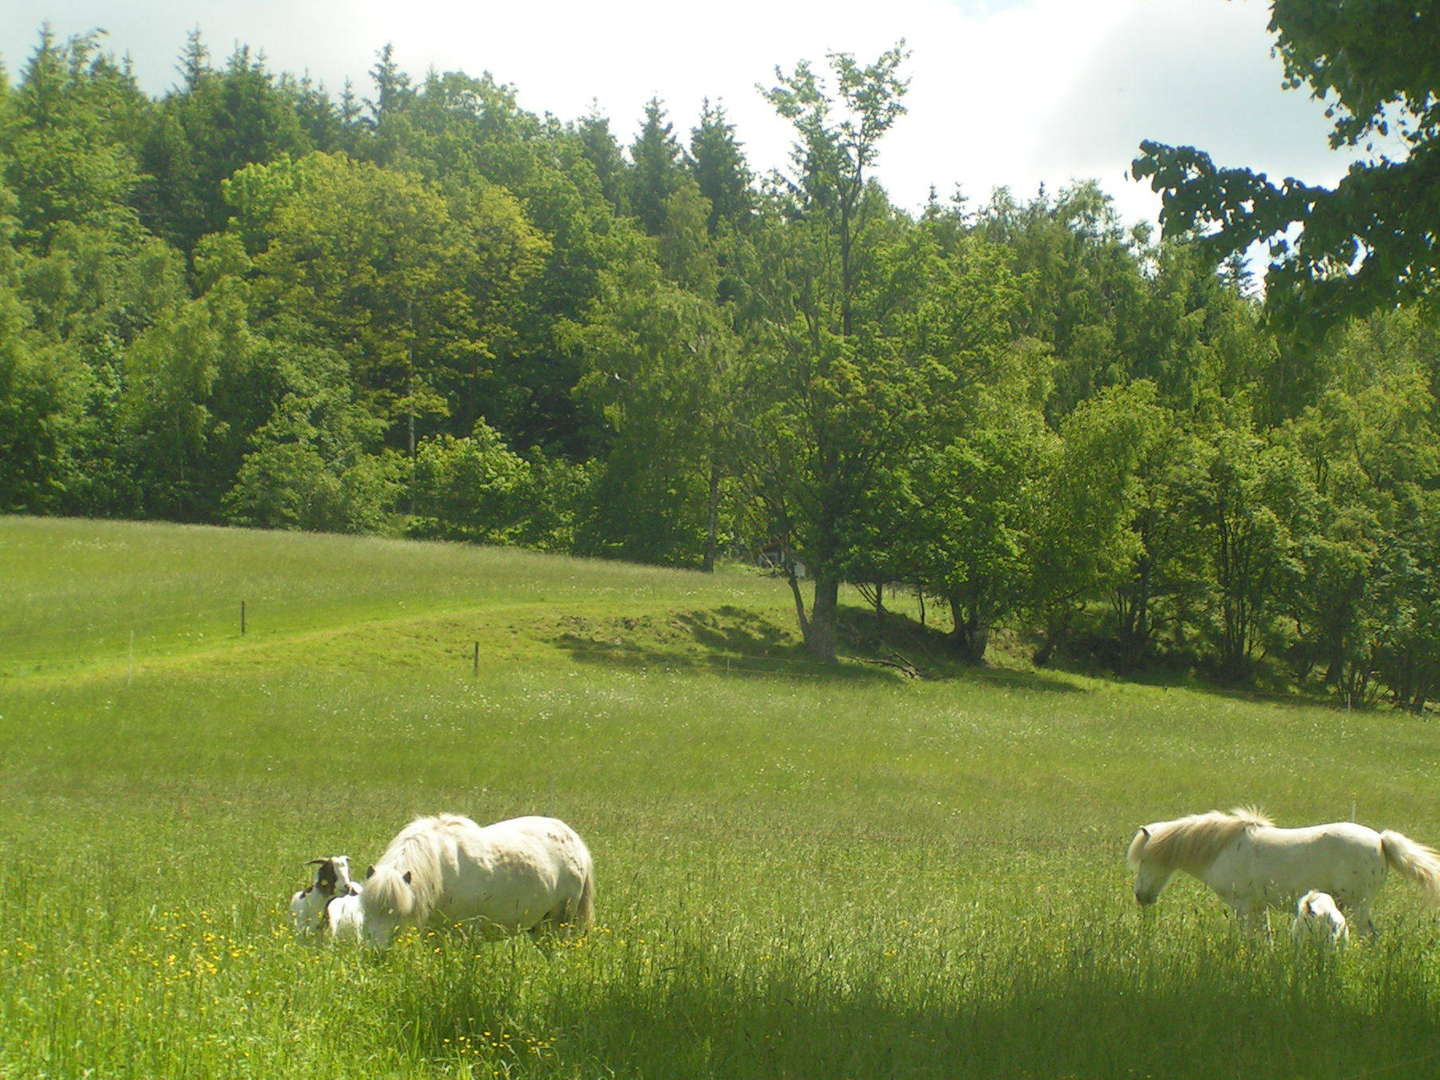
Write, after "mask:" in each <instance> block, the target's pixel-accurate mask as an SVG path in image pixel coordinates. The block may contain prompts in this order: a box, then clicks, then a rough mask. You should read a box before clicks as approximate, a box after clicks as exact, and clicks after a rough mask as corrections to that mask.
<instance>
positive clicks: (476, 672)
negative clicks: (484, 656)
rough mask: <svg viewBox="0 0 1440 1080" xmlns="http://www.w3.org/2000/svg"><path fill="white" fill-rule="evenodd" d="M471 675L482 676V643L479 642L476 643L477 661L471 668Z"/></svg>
mask: <svg viewBox="0 0 1440 1080" xmlns="http://www.w3.org/2000/svg"><path fill="white" fill-rule="evenodd" d="M470 673H471V674H472V675H479V674H480V642H478V641H477V642H475V660H474V662H473V664H472V666H471V670H470Z"/></svg>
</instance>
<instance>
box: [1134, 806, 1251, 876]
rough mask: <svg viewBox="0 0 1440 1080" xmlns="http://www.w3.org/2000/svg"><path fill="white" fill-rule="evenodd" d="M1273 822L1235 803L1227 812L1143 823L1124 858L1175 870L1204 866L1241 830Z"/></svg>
mask: <svg viewBox="0 0 1440 1080" xmlns="http://www.w3.org/2000/svg"><path fill="white" fill-rule="evenodd" d="M1273 825H1274V822H1272V821H1271V820H1270V819H1269V818H1268V817H1266V816H1265V815H1264V814H1262V813H1261V812H1260V811H1259V810H1256V809H1254V808H1253V807H1249V806H1239V807H1236V808H1235V809H1234V810H1231V811H1230V812H1229V813H1225V812H1223V811H1220V810H1211V811H1210V812H1209V813H1208V814H1191V815H1189V816H1188V817H1182V818H1176V819H1175V820H1173V821H1159V822H1156V823H1155V824H1153V825H1147V826H1146V827H1145V828H1143V829H1141V830H1140V831H1139V832H1138V833H1136V834H1135V839H1134V840H1133V841H1132V842H1131V844H1130V851H1129V853H1128V855H1127V856H1126V858H1127V859H1128V861H1129V862H1130V865H1131V866H1137V865H1138V864H1139V862H1140V859H1141V858H1142V857H1143V858H1145V859H1152V860H1154V861H1155V862H1158V863H1159V864H1160V865H1161V866H1170V867H1174V868H1175V869H1177V870H1190V871H1199V870H1204V869H1205V868H1206V867H1207V866H1209V865H1210V864H1211V863H1212V862H1214V861H1215V857H1216V856H1217V855H1219V854H1220V852H1221V851H1222V850H1223V849H1224V848H1225V845H1227V844H1229V843H1230V842H1231V841H1232V840H1234V839H1235V837H1236V836H1237V835H1239V834H1240V833H1242V832H1248V831H1249V830H1251V829H1255V828H1259V827H1262V826H1263V827H1271V826H1273Z"/></svg>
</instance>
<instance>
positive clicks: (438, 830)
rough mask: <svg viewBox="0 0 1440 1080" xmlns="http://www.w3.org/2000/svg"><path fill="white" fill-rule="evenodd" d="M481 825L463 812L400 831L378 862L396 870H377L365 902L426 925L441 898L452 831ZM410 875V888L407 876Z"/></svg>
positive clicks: (374, 908) (377, 866) (422, 821)
mask: <svg viewBox="0 0 1440 1080" xmlns="http://www.w3.org/2000/svg"><path fill="white" fill-rule="evenodd" d="M474 828H478V826H477V825H476V824H475V822H473V821H471V820H470V819H469V818H467V817H462V816H461V815H459V814H437V815H435V816H433V817H418V818H416V819H415V820H414V821H412V822H411V823H410V824H409V825H407V826H405V828H403V829H401V830H400V832H399V833H397V834H396V836H395V839H393V840H391V841H390V845H389V846H388V847H387V848H386V849H385V853H384V854H383V855H381V856H380V859H379V861H378V862H377V863H376V864H375V869H376V870H377V871H378V870H380V869H381V868H385V869H388V870H393V871H394V873H393V874H379V873H377V874H376V875H375V876H374V877H373V878H371V879H369V880H367V881H366V883H365V891H364V892H363V893H362V896H363V897H364V904H365V907H366V908H367V909H368V910H371V911H377V910H380V911H383V910H387V909H388V910H390V911H394V912H395V913H397V914H398V915H400V916H401V917H402V918H404V919H407V920H409V921H412V922H414V923H415V924H416V925H417V926H423V925H425V923H426V922H428V921H429V919H430V915H431V913H432V912H433V911H434V910H435V904H436V902H437V901H438V900H439V899H440V892H441V885H442V881H443V878H442V874H443V860H444V857H445V855H446V853H447V852H448V851H449V850H451V847H452V845H451V844H450V843H448V842H447V838H448V834H449V833H450V832H451V831H452V830H455V829H474ZM406 873H408V874H409V875H410V881H409V887H408V888H406V883H405V881H404V878H403V875H405V874H406Z"/></svg>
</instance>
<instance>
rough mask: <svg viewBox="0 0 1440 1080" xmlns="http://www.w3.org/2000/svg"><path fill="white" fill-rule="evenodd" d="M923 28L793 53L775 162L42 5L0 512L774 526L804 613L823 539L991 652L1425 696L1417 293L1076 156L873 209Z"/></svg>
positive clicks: (366, 523)
mask: <svg viewBox="0 0 1440 1080" xmlns="http://www.w3.org/2000/svg"><path fill="white" fill-rule="evenodd" d="M903 69H904V53H903V51H902V50H900V49H898V48H897V49H896V50H892V51H891V52H888V53H886V54H884V55H882V56H881V57H879V58H878V59H877V60H876V61H875V62H874V63H872V64H868V65H867V64H864V63H861V62H858V61H856V60H855V59H853V58H851V57H849V56H845V55H837V56H833V57H831V58H830V61H829V64H828V67H827V68H825V69H824V70H820V69H816V68H812V67H811V66H810V65H809V64H806V63H801V64H799V65H797V66H796V67H795V68H794V69H793V70H792V71H791V72H790V73H788V74H786V73H784V72H778V73H777V78H776V80H775V85H774V87H773V88H771V89H770V90H769V91H768V92H767V97H768V99H769V101H770V103H771V105H773V107H774V108H775V110H776V111H777V113H778V114H779V115H780V116H782V117H783V118H785V119H786V120H787V121H789V122H790V124H791V125H792V126H793V129H794V136H795V149H794V154H793V160H792V163H791V167H790V168H789V169H787V170H785V171H783V172H781V173H776V174H772V175H768V176H760V175H756V173H755V172H754V171H753V170H752V168H751V166H750V165H749V163H748V162H747V160H746V155H745V152H744V146H743V142H742V141H741V139H740V138H739V136H738V134H737V132H736V130H735V128H734V125H732V124H731V123H730V122H729V121H728V119H727V116H726V113H725V111H724V109H723V108H722V107H720V106H718V105H707V106H706V107H705V108H704V110H703V113H702V115H701V118H700V121H699V123H698V125H697V126H696V127H695V128H694V130H692V131H689V132H677V131H676V130H675V129H674V126H673V124H672V123H671V122H670V120H669V119H668V117H667V113H666V109H665V106H664V104H663V103H662V102H661V101H658V100H656V101H652V102H650V103H649V104H648V105H647V106H646V107H645V110H644V115H643V123H642V124H641V126H640V127H639V134H638V135H637V136H636V138H635V139H634V141H633V142H632V143H630V145H628V146H627V145H621V143H620V142H619V141H618V140H617V138H616V136H615V134H614V133H613V132H612V129H611V126H610V121H609V119H608V118H607V117H605V116H603V115H598V114H592V115H588V116H583V117H580V118H578V119H573V120H572V119H557V118H554V117H550V116H536V115H533V114H531V113H528V112H526V111H524V110H523V109H521V108H520V107H518V105H517V103H516V98H515V93H514V90H513V89H512V88H510V87H507V86H505V85H502V84H499V83H497V82H495V81H494V80H493V79H491V78H490V77H489V76H481V77H478V78H477V77H472V76H469V75H466V74H462V73H458V72H450V73H444V74H441V73H435V72H431V73H429V74H427V75H426V76H425V77H424V78H423V79H415V78H413V77H412V76H410V75H408V74H406V73H405V72H404V71H403V70H402V69H401V68H400V66H399V65H398V63H397V61H396V58H395V57H394V56H393V55H392V52H391V50H390V49H388V48H386V49H382V50H381V51H380V52H379V53H378V54H377V60H376V63H375V66H374V68H373V70H372V72H371V78H372V85H371V86H370V87H369V88H367V89H368V93H367V94H365V95H364V96H360V95H358V94H357V92H356V91H354V90H353V89H351V88H349V87H347V88H346V90H345V91H344V93H343V94H341V95H340V96H339V97H338V98H336V97H334V96H331V95H330V94H328V93H327V92H326V91H325V90H324V89H322V88H320V87H317V86H316V85H313V84H312V83H310V82H309V81H307V80H305V79H297V78H294V77H292V76H289V75H285V74H277V73H274V72H271V71H269V70H268V69H267V66H266V64H265V63H264V61H263V59H262V58H260V57H257V56H256V55H254V54H252V53H251V52H250V51H249V50H247V49H245V48H239V49H237V50H236V51H235V52H234V53H233V54H232V55H231V56H230V57H229V58H228V59H227V60H225V61H223V62H216V61H214V60H213V59H212V57H211V55H210V53H209V51H208V50H207V48H206V46H205V44H204V42H203V41H202V39H201V38H200V36H199V35H198V34H195V35H192V36H191V38H190V40H189V41H188V43H186V44H185V46H184V48H183V50H182V52H181V55H180V60H179V70H180V78H179V81H178V82H177V85H176V87H175V88H174V89H173V90H172V91H171V92H169V93H168V94H166V95H164V96H163V97H161V98H159V99H154V98H150V97H148V96H146V95H145V94H143V93H142V92H141V91H140V90H139V88H138V85H137V83H136V80H135V78H134V77H133V74H132V72H131V71H130V70H129V69H128V67H127V65H125V64H124V63H119V62H117V61H116V60H115V59H114V58H113V56H111V55H110V54H108V53H107V52H105V51H104V49H103V48H102V43H101V41H100V40H99V39H98V38H97V37H94V36H90V37H81V38H75V39H71V40H67V41H63V42H62V41H57V40H56V39H55V38H54V37H53V36H52V35H51V34H50V33H49V32H48V31H41V33H40V35H39V40H38V44H37V46H36V48H35V50H34V52H33V53H32V54H31V56H30V57H29V58H28V60H27V61H26V62H25V63H24V64H23V66H22V67H21V68H20V70H19V71H18V73H17V74H16V75H15V76H14V77H13V78H12V77H11V76H9V75H8V74H7V75H6V76H5V77H3V78H0V511H4V512H12V513H13V512H21V513H31V514H65V515H86V516H99V517H120V518H154V519H165V520H172V521H184V522H207V523H229V524H236V525H246V526H256V527H263V528H279V529H309V530H333V531H353V532H373V533H384V534H390V535H403V536H410V537H419V538H442V539H449V540H465V541H474V542H483V543H492V544H513V545H523V546H527V547H532V548H538V549H542V550H548V551H557V552H568V553H575V554H583V555H599V556H610V557H616V558H624V559H632V560H641V561H647V562H655V563H664V564H670V565H675V566H689V567H697V568H698V567H704V568H709V567H711V566H713V564H714V562H715V560H716V559H718V558H722V557H737V556H743V557H745V558H752V559H753V558H755V557H757V556H758V555H759V554H760V553H761V552H762V551H766V552H770V553H771V554H772V555H775V556H777V558H778V561H779V562H780V564H781V565H783V566H784V567H785V568H787V569H788V570H789V571H790V574H789V576H790V580H791V585H792V587H793V589H794V597H795V608H796V614H797V618H798V620H799V624H800V627H801V630H802V631H803V634H804V639H805V642H806V645H807V646H808V647H809V649H810V650H811V651H812V652H813V653H814V654H815V655H816V656H819V657H822V658H824V657H830V656H833V655H834V651H835V648H836V633H837V625H838V619H837V598H838V587H839V584H840V582H842V581H848V582H853V583H858V584H867V583H870V584H872V588H871V590H870V595H872V596H874V597H876V599H877V602H883V598H884V596H885V594H886V591H888V590H891V589H895V588H906V589H911V590H916V591H918V592H919V593H920V594H921V595H922V596H923V597H925V598H927V599H928V601H929V604H930V610H931V612H932V617H934V613H935V612H936V611H937V610H938V611H939V612H942V613H943V615H944V616H945V618H944V625H945V628H946V629H947V630H948V631H949V634H950V641H951V643H952V645H953V648H954V649H955V650H956V652H957V654H958V655H960V656H962V657H964V658H967V659H969V660H973V661H977V662H978V661H981V660H983V659H984V657H985V654H986V650H987V647H988V645H989V642H990V638H991V635H992V631H993V630H995V629H996V628H998V627H1006V628H1009V629H1011V630H1014V631H1015V632H1016V635H1017V638H1018V640H1021V641H1024V642H1027V643H1029V646H1030V647H1031V648H1033V650H1034V655H1035V658H1036V660H1037V662H1040V663H1047V662H1055V661H1058V660H1060V659H1062V658H1066V657H1070V658H1083V659H1084V660H1085V661H1086V662H1089V663H1098V664H1102V665H1105V666H1107V667H1109V668H1111V669H1113V670H1117V671H1123V672H1134V671H1138V670H1142V669H1145V668H1149V667H1156V666H1168V667H1171V668H1175V669H1189V670H1197V671H1201V672H1203V673H1205V674H1207V675H1208V676H1210V677H1214V678H1219V679H1223V680H1226V681H1232V682H1236V683H1247V682H1255V681H1266V682H1269V683H1270V684H1272V685H1273V684H1284V685H1289V686H1295V687H1301V688H1305V689H1308V690H1312V691H1317V692H1327V693H1332V694H1334V695H1336V697H1337V698H1339V699H1343V700H1344V701H1346V702H1347V703H1349V702H1353V703H1357V704H1358V703H1362V702H1368V701H1378V700H1382V699H1383V700H1390V701H1393V702H1395V703H1397V704H1399V705H1402V706H1404V707H1407V708H1412V709H1416V710H1419V709H1422V708H1424V706H1425V704H1426V702H1427V700H1428V699H1429V698H1430V697H1431V696H1433V694H1434V692H1435V689H1436V686H1437V682H1440V430H1437V428H1440V410H1437V394H1440V320H1437V317H1436V315H1435V311H1434V308H1433V305H1431V306H1429V307H1427V306H1426V305H1425V304H1424V303H1423V298H1421V300H1417V301H1416V302H1415V303H1413V304H1410V305H1408V306H1403V305H1398V304H1390V305H1382V306H1381V307H1380V308H1379V309H1378V310H1374V311H1371V312H1370V313H1368V314H1360V315H1356V316H1355V317H1353V318H1351V319H1350V320H1349V321H1344V322H1340V323H1339V324H1337V325H1335V326H1334V327H1333V328H1329V329H1328V332H1327V333H1325V334H1317V333H1301V332H1296V331H1295V327H1294V325H1289V326H1286V325H1281V324H1279V323H1277V322H1276V321H1275V320H1272V319H1267V318H1266V317H1265V312H1264V310H1263V306H1262V304H1261V302H1260V300H1259V299H1258V298H1257V294H1258V293H1259V291H1260V290H1259V287H1258V284H1257V283H1256V282H1255V281H1253V280H1252V279H1251V277H1250V274H1249V272H1248V270H1247V267H1246V264H1245V263H1244V262H1242V261H1240V260H1239V259H1236V258H1233V257H1232V258H1229V259H1217V256H1216V254H1215V252H1214V250H1213V246H1207V245H1206V244H1204V243H1202V242H1201V241H1200V238H1198V237H1193V236H1186V235H1184V234H1181V235H1177V236H1176V237H1174V238H1167V239H1164V240H1162V239H1160V238H1159V237H1157V236H1156V235H1154V234H1153V233H1152V232H1151V231H1150V230H1149V229H1147V228H1145V227H1135V228H1129V229H1127V228H1126V227H1125V226H1124V225H1123V224H1122V223H1121V222H1120V221H1119V220H1118V219H1117V216H1116V214H1115V212H1114V210H1113V208H1112V206H1111V205H1110V203H1109V202H1108V200H1107V198H1106V196H1105V195H1104V194H1103V193H1102V192H1101V191H1100V189H1099V188H1098V186H1096V185H1095V184H1093V183H1076V184H1074V185H1073V186H1071V187H1069V188H1066V189H1064V190H1061V191H1059V192H1045V191H1041V192H1039V193H1037V194H1035V195H1034V196H1032V197H1028V198H1020V197H1017V196H1016V195H1014V194H1013V193H1011V192H1009V191H1005V190H997V191H995V192H994V193H993V194H992V195H990V196H989V198H988V201H986V202H984V203H983V204H979V203H971V202H968V201H966V200H964V199H961V198H959V197H956V198H954V199H950V200H946V199H944V198H941V197H935V198H932V199H931V201H930V203H929V205H928V206H926V207H925V208H924V209H923V211H921V212H918V213H912V212H907V211H905V210H903V209H901V208H898V207H896V206H895V205H894V204H892V203H891V201H890V200H889V199H888V198H887V195H886V193H885V191H884V190H883V189H882V188H881V187H880V186H878V185H877V184H876V183H875V182H874V181H873V180H872V178H871V172H872V170H873V166H874V164H875V162H876V160H877V157H878V155H879V154H881V153H882V152H883V140H884V135H885V133H886V131H887V129H888V128H889V127H890V126H891V125H892V124H893V122H894V121H895V119H896V118H897V117H898V116H899V115H900V113H901V112H902V110H903V104H904V93H905V78H904V70H903ZM1293 322H1294V320H1292V323H1293ZM802 570H803V573H804V577H803V579H802V578H801V577H800V576H799V573H800V571H802ZM879 583H883V589H882V588H878V587H873V586H874V585H877V584H879Z"/></svg>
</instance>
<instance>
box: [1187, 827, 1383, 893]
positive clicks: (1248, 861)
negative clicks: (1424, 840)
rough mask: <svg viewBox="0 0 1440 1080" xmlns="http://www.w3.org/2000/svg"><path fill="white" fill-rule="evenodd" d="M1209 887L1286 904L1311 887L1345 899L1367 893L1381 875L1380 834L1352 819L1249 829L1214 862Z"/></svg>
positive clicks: (1380, 882)
mask: <svg viewBox="0 0 1440 1080" xmlns="http://www.w3.org/2000/svg"><path fill="white" fill-rule="evenodd" d="M1211 869H1212V872H1213V873H1214V875H1215V880H1214V881H1211V882H1210V884H1211V885H1212V887H1214V888H1216V890H1217V891H1219V892H1222V893H1230V894H1233V895H1250V896H1254V897H1256V898H1260V897H1261V896H1263V898H1264V900H1265V901H1266V902H1267V903H1269V904H1272V905H1276V906H1280V907H1288V906H1289V905H1291V904H1293V903H1294V902H1295V899H1296V898H1297V897H1299V896H1301V895H1303V894H1304V893H1306V892H1308V891H1310V890H1311V889H1318V890H1320V891H1322V892H1328V893H1330V894H1331V895H1332V896H1334V897H1336V899H1337V900H1340V901H1341V902H1342V904H1344V903H1356V902H1359V901H1361V900H1363V899H1365V898H1367V897H1369V896H1371V895H1372V894H1373V893H1374V892H1375V891H1376V890H1377V889H1378V888H1379V887H1380V885H1381V884H1382V883H1383V882H1384V880H1385V855H1384V852H1383V851H1382V850H1381V847H1380V834H1379V833H1377V832H1375V831H1374V830H1373V829H1369V828H1366V827H1365V826H1363V825H1357V824H1355V823H1354V822H1350V821H1337V822H1331V823H1330V824H1326V825H1310V826H1306V827H1304V828H1298V829H1279V828H1274V827H1264V828H1257V829H1252V830H1250V831H1249V832H1248V833H1247V834H1246V835H1245V836H1243V837H1242V838H1240V839H1239V840H1238V841H1237V842H1236V844H1234V845H1233V846H1232V847H1231V848H1230V849H1229V850H1227V852H1226V853H1225V854H1224V855H1223V856H1222V857H1221V858H1219V859H1217V860H1216V861H1215V864H1214V865H1213V866H1212V868H1211Z"/></svg>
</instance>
